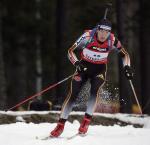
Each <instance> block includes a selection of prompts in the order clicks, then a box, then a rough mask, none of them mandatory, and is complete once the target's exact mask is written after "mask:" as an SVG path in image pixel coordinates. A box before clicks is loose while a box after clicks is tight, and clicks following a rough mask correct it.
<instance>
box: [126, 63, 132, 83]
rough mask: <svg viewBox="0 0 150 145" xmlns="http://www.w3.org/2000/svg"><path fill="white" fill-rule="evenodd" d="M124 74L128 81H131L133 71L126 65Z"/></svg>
mask: <svg viewBox="0 0 150 145" xmlns="http://www.w3.org/2000/svg"><path fill="white" fill-rule="evenodd" d="M124 73H125V76H126V78H127V79H128V80H132V79H133V70H132V68H131V67H130V66H128V65H126V66H124Z"/></svg>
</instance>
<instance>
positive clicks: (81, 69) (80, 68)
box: [75, 61, 87, 73]
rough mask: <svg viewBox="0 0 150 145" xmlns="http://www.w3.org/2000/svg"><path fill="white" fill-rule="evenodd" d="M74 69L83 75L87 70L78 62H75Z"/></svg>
mask: <svg viewBox="0 0 150 145" xmlns="http://www.w3.org/2000/svg"><path fill="white" fill-rule="evenodd" d="M75 67H76V69H77V72H78V73H83V72H85V71H86V70H87V68H86V67H85V66H84V65H83V64H82V63H81V62H80V61H76V62H75Z"/></svg>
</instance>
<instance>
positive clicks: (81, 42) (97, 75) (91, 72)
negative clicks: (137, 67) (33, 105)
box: [60, 30, 130, 119]
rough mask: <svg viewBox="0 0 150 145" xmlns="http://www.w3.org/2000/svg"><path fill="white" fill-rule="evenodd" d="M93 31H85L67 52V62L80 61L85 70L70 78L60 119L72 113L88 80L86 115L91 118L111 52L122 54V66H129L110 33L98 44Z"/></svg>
mask: <svg viewBox="0 0 150 145" xmlns="http://www.w3.org/2000/svg"><path fill="white" fill-rule="evenodd" d="M93 31H95V30H89V31H86V32H85V33H84V34H83V35H82V36H81V37H80V38H79V39H78V40H77V41H76V42H75V44H74V45H73V46H72V47H71V48H70V49H69V50H68V57H69V60H70V61H71V63H72V64H73V65H75V62H76V61H80V62H81V63H82V64H83V65H84V66H85V67H86V68H87V70H86V71H85V72H84V73H78V74H75V75H74V77H73V78H72V81H71V85H70V90H69V93H68V96H67V98H66V100H65V102H64V104H63V107H62V110H61V116H60V118H62V119H67V118H68V115H69V113H70V112H71V111H72V108H73V105H74V103H75V100H76V97H77V96H78V94H79V92H80V90H81V88H82V86H83V85H84V84H85V82H87V80H88V79H89V80H90V84H91V90H90V96H89V98H88V102H87V109H86V114H88V115H90V116H92V114H93V112H94V110H95V106H96V103H97V101H98V94H99V93H98V92H99V91H100V89H101V87H102V86H103V84H104V82H105V77H106V70H107V66H106V64H107V57H108V55H109V53H110V52H111V51H112V50H114V49H115V50H116V51H117V52H119V53H121V54H122V58H123V64H124V65H130V58H129V55H128V53H127V52H126V51H125V50H124V48H122V46H121V43H120V41H119V40H118V39H117V38H115V36H114V34H112V33H110V35H109V37H108V38H107V40H106V41H105V42H103V43H100V42H99V41H98V40H97V32H96V31H95V32H93ZM76 50H77V51H78V50H79V51H80V59H79V60H78V58H77V56H76V54H75V51H76Z"/></svg>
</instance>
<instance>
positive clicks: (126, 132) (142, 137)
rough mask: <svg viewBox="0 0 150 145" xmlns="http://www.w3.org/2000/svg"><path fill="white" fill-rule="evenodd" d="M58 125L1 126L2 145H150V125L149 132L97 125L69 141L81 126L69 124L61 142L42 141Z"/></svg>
mask: <svg viewBox="0 0 150 145" xmlns="http://www.w3.org/2000/svg"><path fill="white" fill-rule="evenodd" d="M55 126H56V123H40V124H34V123H29V124H27V123H24V122H17V123H13V124H5V125H0V145H150V141H149V139H150V128H149V127H150V125H149V127H147V128H146V127H145V128H134V127H133V126H125V127H120V126H118V125H114V126H102V125H94V126H90V127H89V131H88V134H87V136H85V137H81V136H76V137H75V138H73V139H71V140H67V138H68V137H70V136H73V135H74V134H76V133H77V131H78V128H79V122H78V121H74V122H73V123H70V122H67V123H66V126H65V130H64V132H63V134H62V135H61V136H60V137H59V138H53V139H49V140H40V139H36V137H39V138H43V137H46V136H48V135H49V133H50V131H51V130H52V129H53V128H54V127H55Z"/></svg>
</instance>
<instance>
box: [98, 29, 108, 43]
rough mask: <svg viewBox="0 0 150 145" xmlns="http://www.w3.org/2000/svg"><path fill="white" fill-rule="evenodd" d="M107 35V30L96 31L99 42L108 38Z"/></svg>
mask: <svg viewBox="0 0 150 145" xmlns="http://www.w3.org/2000/svg"><path fill="white" fill-rule="evenodd" d="M109 34H110V31H107V30H104V29H99V30H98V31H97V35H98V40H99V41H100V42H104V41H105V40H106V39H107V38H108V36H109Z"/></svg>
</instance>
